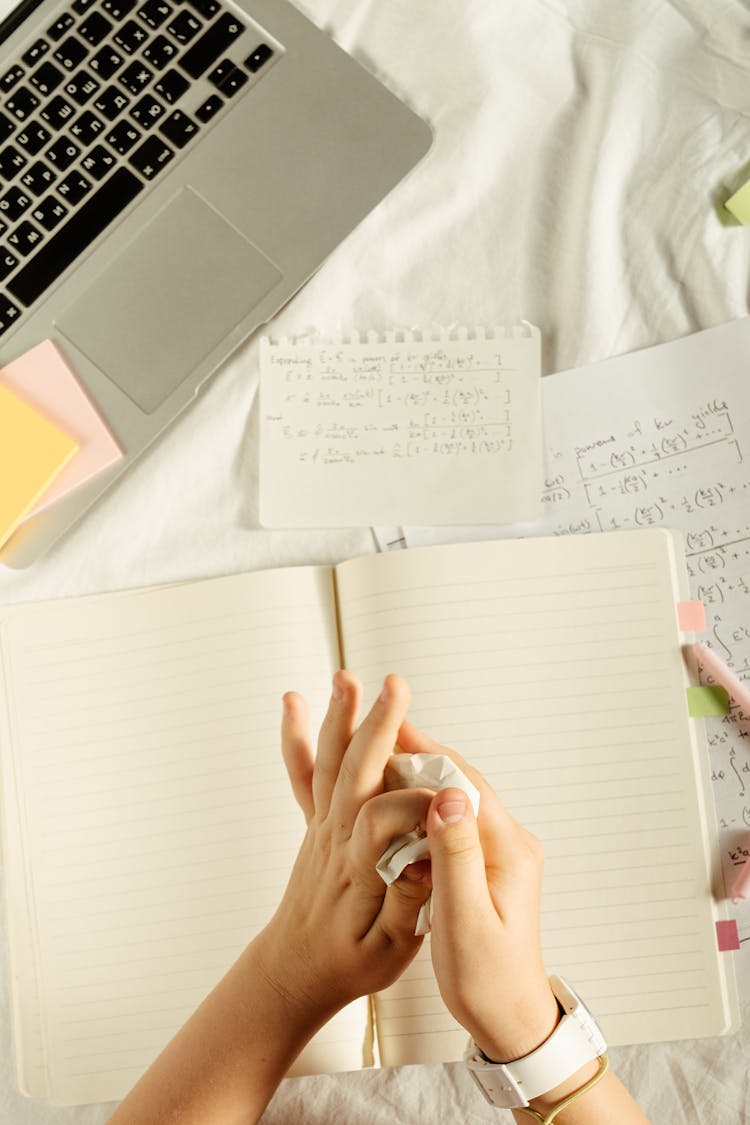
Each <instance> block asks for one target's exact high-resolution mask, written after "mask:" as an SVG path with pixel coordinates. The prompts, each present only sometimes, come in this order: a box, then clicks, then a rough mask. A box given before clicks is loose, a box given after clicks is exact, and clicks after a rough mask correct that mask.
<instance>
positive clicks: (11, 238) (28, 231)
mask: <svg viewBox="0 0 750 1125" xmlns="http://www.w3.org/2000/svg"><path fill="white" fill-rule="evenodd" d="M41 240H42V235H41V232H40V231H38V230H37V228H36V227H35V226H34V224H33V223H30V222H29V221H28V219H25V220H24V221H23V222H22V223H19V224H18V226H17V227H16V229H15V230H14V231H13V234H9V235H8V245H9V246H12V247H13V249H14V250H17V251H18V252H19V254H23V256H24V258H26V257H27V256H28V255H29V254H30V253H31V251H32V250H35V249H36V247H37V244H38V243H39V242H41Z"/></svg>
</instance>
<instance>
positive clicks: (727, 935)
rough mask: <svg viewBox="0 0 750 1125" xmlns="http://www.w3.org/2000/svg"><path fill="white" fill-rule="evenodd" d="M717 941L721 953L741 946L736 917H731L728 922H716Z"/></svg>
mask: <svg viewBox="0 0 750 1125" xmlns="http://www.w3.org/2000/svg"><path fill="white" fill-rule="evenodd" d="M716 941H717V943H718V946H719V952H720V953H725V952H727V950H730V949H739V948H740V934H739V930H738V929H737V920H736V918H731V919H730V920H729V921H728V922H717V923H716Z"/></svg>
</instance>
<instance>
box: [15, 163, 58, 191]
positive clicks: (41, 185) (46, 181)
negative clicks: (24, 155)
mask: <svg viewBox="0 0 750 1125" xmlns="http://www.w3.org/2000/svg"><path fill="white" fill-rule="evenodd" d="M56 179H57V173H56V172H53V171H52V169H51V168H50V167H49V166H48V165H47V164H45V163H44V161H42V160H37V161H36V162H35V163H34V164H32V165H31V167H30V168H29V169H28V170H27V171H26V172H24V174H23V175H22V176H21V183H22V184H23V186H24V187H25V188H28V190H29V191H33V193H34V195H44V193H45V191H47V189H48V188H49V187H51V186H52V184H53V183H54V182H55V180H56Z"/></svg>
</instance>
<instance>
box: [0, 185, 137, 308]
mask: <svg viewBox="0 0 750 1125" xmlns="http://www.w3.org/2000/svg"><path fill="white" fill-rule="evenodd" d="M142 187H143V184H142V183H141V181H140V180H139V179H138V177H137V176H134V175H133V173H132V172H130V171H129V170H128V169H127V168H117V169H116V170H115V171H114V172H113V174H112V175H111V176H110V177H109V179H108V180H105V181H104V183H103V184H101V185H100V187H98V188H97V189H96V191H95V192H94V194H93V195H90V196H89V197H88V199H87V200H86V202H85V203H84V204H83V205H82V206H81V207H80V208H79V209H78V210H77V211H75V212H74V213H73V214H72V216H71V217H70V218H69V219H68V221H67V223H65V224H64V225H63V226H61V227H60V229H59V231H57V233H56V234H53V235H52V237H51V238H50V239H49V240H48V241H47V242H46V243H45V245H44V246H43V247H42V248H41V250H40V251H39V253H38V254H36V255H35V257H33V258H32V259H31V261H30V262H27V263H26V265H25V266H23V268H22V269H20V270H19V272H18V273H17V274H16V275H15V276H14V277H13V278H12V279H11V280H10V281H9V282H8V289H9V291H10V293H11V294H12V296H13V297H15V298H16V299H17V300H19V301H20V302H21V303H22V304H24V305H31V304H33V302H34V301H35V300H36V299H37V297H39V296H41V294H42V293H44V291H45V290H46V289H48V288H49V287H50V285H52V283H53V282H54V281H56V280H57V278H58V277H60V275H61V274H62V273H63V272H64V271H65V270H66V269H67V268H68V266H69V265H71V263H72V262H74V261H75V260H76V258H77V257H78V256H79V254H81V253H82V252H83V251H84V250H85V249H87V247H89V246H90V245H91V243H92V242H93V241H94V240H95V239H96V238H98V236H99V235H100V234H101V233H102V231H104V230H106V228H107V227H108V226H109V224H110V223H111V222H112V220H113V219H114V218H116V217H117V215H119V214H120V212H121V211H124V210H125V208H126V207H127V205H128V204H129V203H131V202H132V201H133V200H134V199H135V197H136V195H137V194H138V192H139V191H140V190H141V189H142Z"/></svg>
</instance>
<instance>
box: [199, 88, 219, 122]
mask: <svg viewBox="0 0 750 1125" xmlns="http://www.w3.org/2000/svg"><path fill="white" fill-rule="evenodd" d="M223 105H224V100H223V98H220V97H219V95H218V94H211V96H210V98H206V100H205V102H203V104H202V105H199V106H198V108H197V109H196V111H195V116H196V117H197V118H198V120H199V121H202V122H203V124H204V125H205V124H206V122H207V121H210V120H211V118H212V117H216V114H217V113H218V112H219V110H220V109H221V107H222V106H223Z"/></svg>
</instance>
